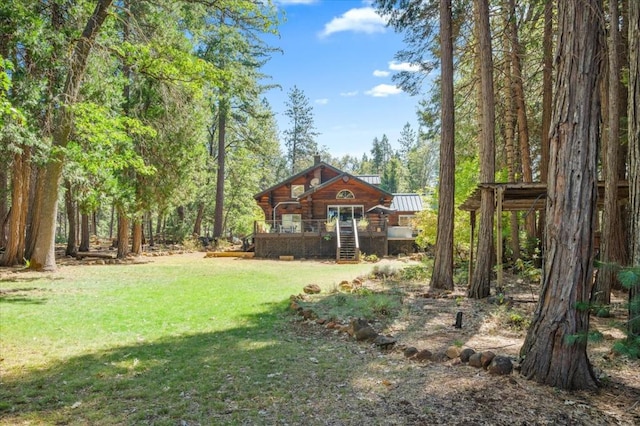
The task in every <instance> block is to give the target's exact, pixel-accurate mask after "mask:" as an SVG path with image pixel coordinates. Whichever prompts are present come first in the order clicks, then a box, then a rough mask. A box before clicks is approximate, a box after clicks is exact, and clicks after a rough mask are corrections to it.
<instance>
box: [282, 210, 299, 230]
mask: <svg viewBox="0 0 640 426" xmlns="http://www.w3.org/2000/svg"><path fill="white" fill-rule="evenodd" d="M301 230H302V215H300V214H283V215H282V228H281V229H280V231H281V232H301Z"/></svg>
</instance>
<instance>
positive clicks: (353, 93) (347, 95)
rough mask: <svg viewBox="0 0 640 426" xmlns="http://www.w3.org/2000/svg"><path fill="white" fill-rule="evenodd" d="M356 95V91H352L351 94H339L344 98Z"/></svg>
mask: <svg viewBox="0 0 640 426" xmlns="http://www.w3.org/2000/svg"><path fill="white" fill-rule="evenodd" d="M357 94H358V91H357V90H354V91H353V92H342V93H340V96H344V97H347V98H349V97H352V96H356V95H357Z"/></svg>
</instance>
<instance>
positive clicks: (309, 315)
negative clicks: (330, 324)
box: [298, 309, 316, 320]
mask: <svg viewBox="0 0 640 426" xmlns="http://www.w3.org/2000/svg"><path fill="white" fill-rule="evenodd" d="M298 315H302V318H304V319H307V320H308V319H314V318H315V317H316V314H315V312H313V311H312V310H311V309H300V310H299V311H298Z"/></svg>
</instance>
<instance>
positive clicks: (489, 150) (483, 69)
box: [469, 0, 495, 299]
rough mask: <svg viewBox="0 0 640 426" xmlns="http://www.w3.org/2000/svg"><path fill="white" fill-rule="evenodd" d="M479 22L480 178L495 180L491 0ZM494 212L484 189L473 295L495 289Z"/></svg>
mask: <svg viewBox="0 0 640 426" xmlns="http://www.w3.org/2000/svg"><path fill="white" fill-rule="evenodd" d="M474 6H475V14H476V25H477V28H478V31H477V34H478V42H479V54H480V55H479V56H480V58H479V59H480V81H481V84H480V86H481V91H480V92H481V94H482V103H481V104H482V105H481V109H482V127H481V129H480V134H481V139H480V181H481V182H482V183H488V182H493V181H494V180H495V105H494V95H493V58H492V56H491V31H490V28H489V5H488V2H487V0H475V1H474ZM493 211H494V195H493V191H491V190H486V189H484V190H482V193H481V200H480V224H479V226H478V256H477V258H476V266H475V270H474V272H473V281H472V282H471V288H469V297H472V298H476V299H480V298H484V297H487V296H488V295H489V292H490V288H491V269H492V260H493Z"/></svg>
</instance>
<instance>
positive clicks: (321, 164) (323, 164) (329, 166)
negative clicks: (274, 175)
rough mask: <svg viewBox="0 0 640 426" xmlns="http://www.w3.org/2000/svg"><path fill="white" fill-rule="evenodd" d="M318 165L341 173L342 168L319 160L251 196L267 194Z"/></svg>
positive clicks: (256, 196) (257, 197)
mask: <svg viewBox="0 0 640 426" xmlns="http://www.w3.org/2000/svg"><path fill="white" fill-rule="evenodd" d="M319 167H326V168H329V169H331V170H333V171H334V172H336V173H338V174H340V173H342V170H340V169H336V168H335V167H333V166H332V165H331V164H328V163H325V162H324V161H320V162H319V163H317V164H314V165H313V166H311V167H307V168H306V169H304V170H302V171H301V172H298V173H296V174H295V175H293V176H289V177H288V178H286V179H285V180H283V181H281V182H278V183H277V184H275V185H273V186H271V187H269V188H267V189H265V190H264V191H261V192H259V193H257V194H256V195H254V196H253V198H255V199H259V198H260V197H262V196H263V195H265V194H267V193H269V192H271V191H273V190H274V189H276V188H279V187H281V186H282V185H286V184H287V183H288V182H291V181H293V180H295V179H297V178H299V177H300V176H304V175H306V174H307V173H309V172H311V171H313V170H315V169H317V168H319Z"/></svg>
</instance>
